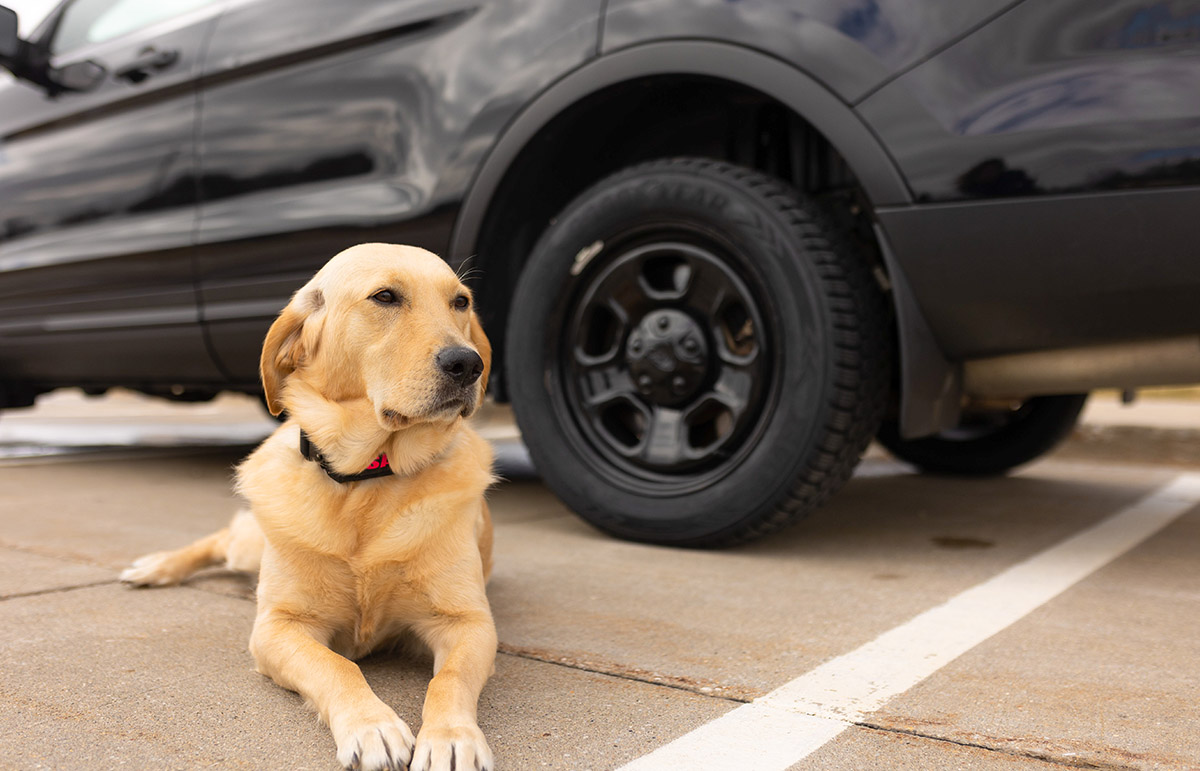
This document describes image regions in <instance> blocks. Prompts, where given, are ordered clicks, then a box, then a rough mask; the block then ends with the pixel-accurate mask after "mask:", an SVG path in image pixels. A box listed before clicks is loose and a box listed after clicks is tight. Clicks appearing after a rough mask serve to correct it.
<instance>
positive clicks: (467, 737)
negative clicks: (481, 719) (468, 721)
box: [410, 725, 495, 771]
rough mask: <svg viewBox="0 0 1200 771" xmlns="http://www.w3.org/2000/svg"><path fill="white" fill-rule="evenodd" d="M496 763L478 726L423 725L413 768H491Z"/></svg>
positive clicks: (477, 770)
mask: <svg viewBox="0 0 1200 771" xmlns="http://www.w3.org/2000/svg"><path fill="white" fill-rule="evenodd" d="M494 766H495V763H494V761H493V760H492V750H491V748H490V747H488V743H487V740H486V739H484V738H483V732H482V731H480V730H479V728H478V727H477V726H473V725H467V726H446V727H438V728H434V727H424V726H422V728H421V733H420V734H418V735H417V749H416V750H415V752H414V753H413V762H412V768H411V769H410V771H451V769H455V771H492V769H493V767H494Z"/></svg>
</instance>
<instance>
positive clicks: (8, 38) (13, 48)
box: [0, 5, 21, 66]
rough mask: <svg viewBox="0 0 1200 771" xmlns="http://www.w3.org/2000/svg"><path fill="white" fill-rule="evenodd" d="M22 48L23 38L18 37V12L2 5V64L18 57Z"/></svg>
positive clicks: (0, 36)
mask: <svg viewBox="0 0 1200 771" xmlns="http://www.w3.org/2000/svg"><path fill="white" fill-rule="evenodd" d="M20 50H21V38H19V37H17V12H16V11H14V10H13V9H11V8H5V7H4V6H3V5H0V64H3V65H5V66H8V63H9V62H10V61H11V60H13V59H16V58H17V53H18V52H19V51H20Z"/></svg>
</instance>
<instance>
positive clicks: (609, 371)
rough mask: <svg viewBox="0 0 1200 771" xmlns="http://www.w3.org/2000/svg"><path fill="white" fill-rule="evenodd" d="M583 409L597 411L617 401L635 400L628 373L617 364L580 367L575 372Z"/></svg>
mask: <svg viewBox="0 0 1200 771" xmlns="http://www.w3.org/2000/svg"><path fill="white" fill-rule="evenodd" d="M577 377H578V378H579V380H578V382H579V390H580V392H581V394H582V396H583V403H584V407H585V408H586V409H587V410H589V411H593V410H597V409H599V408H601V407H603V406H604V405H606V404H609V403H611V402H613V401H616V400H617V399H627V400H629V401H636V400H637V396H636V394H637V388H636V387H635V386H634V384H633V380H632V379H631V378H630V377H629V372H628V371H626V370H625V369H623V368H622V367H620V366H618V365H617V364H598V365H596V366H591V367H580V369H579V370H578V372H577Z"/></svg>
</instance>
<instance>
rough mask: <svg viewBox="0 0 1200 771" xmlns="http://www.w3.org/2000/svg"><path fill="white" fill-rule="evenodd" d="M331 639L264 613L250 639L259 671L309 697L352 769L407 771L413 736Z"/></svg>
mask: <svg viewBox="0 0 1200 771" xmlns="http://www.w3.org/2000/svg"><path fill="white" fill-rule="evenodd" d="M327 643H328V638H327V636H322V634H321V632H319V631H318V630H316V629H315V628H313V627H312V626H310V625H308V624H305V623H303V622H302V621H299V620H297V619H295V618H292V617H288V616H283V615H278V614H273V613H270V612H267V613H264V614H260V615H259V617H258V618H257V619H256V620H255V622H254V632H253V633H252V634H251V636H250V652H251V653H252V654H253V655H254V659H255V662H256V663H257V664H258V671H259V672H261V673H263V674H264V675H266V676H268V677H270V678H271V679H272V680H274V681H275V682H276V683H278V684H279V685H281V686H283V687H284V688H287V689H289V690H292V691H295V692H296V693H299V694H300V695H301V696H303V697H304V698H305V699H306V700H307V701H308V702H309V703H310V704H312V705H313V706H314V707H315V708H316V709H317V712H318V714H320V716H321V719H322V720H324V721H325V723H326V725H328V726H329V729H330V731H332V732H333V738H334V741H335V742H336V743H337V758H338V762H339V763H341V764H342V765H343V766H345V767H346V768H348V769H351V768H352V769H356V770H358V769H361V771H383V769H395V768H404V767H406V766H407V764H408V763H409V761H410V760H411V759H412V749H413V744H414V740H413V734H412V731H411V730H409V728H408V726H407V725H406V724H405V723H404V721H403V720H401V719H400V718H399V716H397V715H396V712H395V711H394V710H393V709H392V708H391V707H389V706H388V705H386V704H384V703H383V702H382V701H381V700H380V699H379V697H378V696H376V695H375V693H374V692H373V691H372V690H371V687H370V686H369V685H367V681H366V678H364V677H363V674H362V670H360V669H359V668H358V665H357V664H355V663H354V662H352V661H350V660H349V659H347V658H345V657H343V656H339V655H338V654H336V653H334V652H333V651H331V650H330V649H329V648H328V647H327Z"/></svg>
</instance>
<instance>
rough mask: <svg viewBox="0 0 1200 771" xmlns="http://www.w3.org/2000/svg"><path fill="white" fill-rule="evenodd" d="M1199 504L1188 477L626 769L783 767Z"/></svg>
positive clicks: (761, 770) (1193, 478) (1199, 493)
mask: <svg viewBox="0 0 1200 771" xmlns="http://www.w3.org/2000/svg"><path fill="white" fill-rule="evenodd" d="M1197 504H1200V474H1183V475H1180V476H1178V477H1176V478H1175V479H1174V480H1173V481H1172V482H1170V483H1169V484H1167V485H1165V486H1163V487H1161V488H1159V489H1158V490H1157V491H1155V492H1153V493H1151V494H1150V495H1147V496H1146V497H1144V498H1142V499H1141V500H1139V501H1138V502H1136V503H1134V504H1133V505H1131V506H1129V507H1127V508H1125V509H1122V510H1121V511H1119V512H1117V513H1116V514H1114V515H1112V516H1111V517H1109V518H1107V519H1105V520H1103V521H1101V522H1100V523H1098V524H1096V525H1094V526H1092V527H1090V528H1088V529H1087V530H1084V531H1082V532H1080V533H1079V534H1077V535H1075V536H1072V537H1071V538H1068V539H1067V540H1065V541H1063V542H1062V543H1060V544H1058V545H1056V546H1053V547H1051V548H1049V549H1047V550H1045V551H1043V552H1041V553H1039V554H1036V555H1034V556H1033V557H1030V558H1029V559H1027V560H1025V561H1023V562H1020V563H1018V564H1016V565H1014V566H1012V567H1011V568H1009V569H1007V570H1005V571H1004V572H1003V573H1000V574H999V575H997V576H995V577H994V578H991V579H990V580H988V581H985V582H983V583H981V584H979V585H977V586H974V587H972V588H970V589H968V590H966V591H965V592H963V593H961V594H959V595H957V596H955V597H953V598H951V599H950V600H948V601H947V602H945V603H943V604H941V605H939V606H937V607H935V608H932V609H931V610H928V611H926V612H924V613H922V614H921V615H919V616H917V617H915V618H913V619H912V620H911V621H909V622H907V623H905V624H902V625H900V626H898V627H896V628H895V629H892V630H890V631H888V632H885V633H884V634H882V635H880V636H879V637H876V638H875V639H874V640H872V641H871V642H869V643H867V644H865V645H863V646H862V647H860V648H858V649H857V650H854V651H852V652H850V653H847V654H846V655H844V656H839V657H838V658H836V659H832V660H830V661H828V662H826V663H824V664H822V665H821V666H819V667H817V668H816V669H813V670H812V671H810V672H808V673H807V674H804V675H802V676H800V677H798V678H796V679H795V680H793V681H791V682H790V683H787V684H786V685H784V686H782V687H780V688H777V689H776V690H774V691H772V692H771V693H768V694H767V695H766V696H763V697H762V698H760V699H757V700H755V701H754V702H752V703H750V704H746V705H744V706H741V707H738V708H737V709H734V710H733V711H731V712H728V713H726V714H725V715H723V716H722V717H719V718H717V719H716V720H713V721H712V722H710V723H706V724H705V725H703V726H701V727H699V728H697V729H696V730H694V731H692V732H691V733H688V734H685V735H683V736H681V737H679V738H678V739H676V740H675V741H673V742H671V743H670V744H667V745H665V746H663V747H660V748H659V749H657V750H655V751H654V752H651V753H650V754H648V755H644V756H642V757H641V758H638V759H637V760H635V761H633V762H631V763H628V764H627V765H625V766H622V767H621V769H620V771H674V769H680V770H681V771H682V769H689V771H690V769H696V768H747V769H750V768H752V769H755V771H774V770H776V769H786V768H787V767H788V766H791V765H792V764H793V763H796V762H797V761H799V760H803V759H804V758H806V757H808V756H809V755H810V754H812V753H813V752H815V751H816V750H818V749H820V748H821V747H822V746H823V745H824V744H826V743H827V742H829V741H830V740H832V739H833V738H834V737H836V736H837V735H838V734H840V733H841V732H842V731H844V730H846V729H847V728H849V727H850V726H852V725H854V724H856V723H859V722H861V721H862V719H863V718H864V717H865V716H866V715H867V714H869V713H870V712H873V711H874V710H877V709H879V708H880V707H882V706H883V705H884V704H885V703H886V702H887V701H888V700H890V699H891V698H892V697H894V696H897V695H899V694H901V693H903V692H905V691H907V690H908V689H909V688H912V687H913V686H914V685H916V684H917V683H919V682H921V681H922V680H924V679H925V678H927V677H929V676H930V675H932V674H933V673H934V672H936V671H937V670H939V669H941V668H942V667H944V666H945V665H946V664H948V663H950V662H951V661H953V660H954V659H955V658H957V657H958V656H961V655H962V654H963V653H966V652H967V651H969V650H970V649H971V648H974V647H975V646H976V645H978V644H979V643H981V642H983V641H984V640H986V639H987V638H989V637H991V636H992V635H994V634H996V633H997V632H1000V631H1002V630H1003V629H1005V628H1006V627H1008V626H1010V625H1012V624H1013V623H1015V622H1017V621H1019V620H1020V619H1021V618H1023V617H1025V616H1026V615H1028V614H1029V613H1030V612H1032V611H1033V610H1035V609H1036V608H1038V607H1040V606H1041V605H1043V604H1045V603H1046V602H1048V601H1050V600H1051V599H1053V598H1054V597H1056V596H1058V595H1059V594H1061V593H1062V592H1064V591H1066V590H1067V589H1068V588H1070V587H1071V586H1073V585H1074V584H1075V583H1077V582H1078V581H1080V580H1082V579H1084V578H1086V577H1087V576H1089V575H1091V574H1092V573H1093V572H1095V571H1096V570H1099V569H1100V568H1102V567H1104V566H1105V565H1107V564H1108V563H1109V562H1112V561H1113V560H1114V559H1116V558H1117V557H1120V556H1121V555H1122V554H1124V553H1125V552H1127V551H1129V550H1130V549H1132V548H1133V547H1134V546H1137V545H1138V544H1139V543H1141V542H1142V541H1144V540H1146V539H1147V538H1149V537H1150V536H1152V535H1154V534H1155V533H1156V532H1158V531H1159V530H1161V529H1162V528H1164V527H1166V526H1167V525H1169V524H1170V523H1171V522H1173V521H1174V520H1175V519H1177V518H1178V517H1179V516H1180V515H1182V514H1183V513H1185V512H1186V511H1188V510H1189V509H1191V508H1193V507H1195V506H1196V505H1197Z"/></svg>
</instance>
